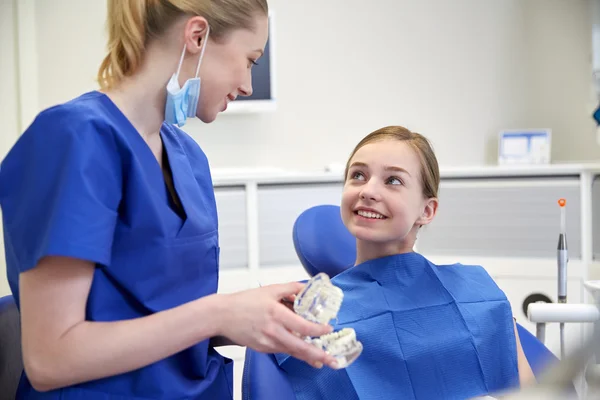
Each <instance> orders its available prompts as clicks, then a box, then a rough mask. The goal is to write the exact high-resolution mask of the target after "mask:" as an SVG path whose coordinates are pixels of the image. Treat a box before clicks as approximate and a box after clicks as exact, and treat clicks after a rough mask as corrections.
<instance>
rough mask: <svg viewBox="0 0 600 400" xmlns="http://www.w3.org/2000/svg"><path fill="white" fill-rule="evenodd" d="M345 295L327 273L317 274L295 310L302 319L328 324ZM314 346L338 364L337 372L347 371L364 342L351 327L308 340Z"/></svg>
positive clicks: (304, 290)
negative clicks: (333, 358) (359, 339)
mask: <svg viewBox="0 0 600 400" xmlns="http://www.w3.org/2000/svg"><path fill="white" fill-rule="evenodd" d="M343 298H344V292H342V290H341V289H340V288H338V287H336V286H334V285H333V284H332V283H331V281H330V280H329V277H328V276H327V274H325V273H320V274H317V275H315V276H314V277H313V278H312V279H311V280H310V281H308V283H307V284H306V286H305V287H304V289H303V290H302V292H300V293H299V294H298V296H297V297H296V300H295V301H294V311H296V313H297V314H298V315H300V316H301V317H303V318H305V319H307V320H309V321H313V322H316V323H320V324H327V323H329V321H331V320H332V319H334V318H336V317H337V314H338V312H339V310H340V307H341V305H342V299H343ZM305 340H306V341H308V342H309V343H312V344H313V345H314V346H317V347H319V348H322V349H323V350H325V351H326V352H328V353H329V354H331V355H332V356H334V357H335V358H336V360H337V362H338V366H337V369H339V368H346V367H347V366H349V365H350V364H351V363H353V362H354V360H356V359H357V358H358V356H359V355H360V354H361V353H362V349H363V346H362V343H360V342H359V341H358V340H357V339H356V332H354V329H352V328H344V329H342V330H340V331H337V332H332V333H329V334H327V335H323V336H320V337H318V338H309V337H307V338H305Z"/></svg>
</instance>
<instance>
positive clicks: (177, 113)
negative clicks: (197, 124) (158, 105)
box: [165, 29, 210, 128]
mask: <svg viewBox="0 0 600 400" xmlns="http://www.w3.org/2000/svg"><path fill="white" fill-rule="evenodd" d="M209 31H210V29H208V30H207V31H206V37H205V38H204V44H203V46H202V50H201V51H200V58H199V60H198V66H197V67H196V76H195V77H194V78H191V79H188V80H187V81H185V83H184V84H183V87H179V73H180V72H181V65H182V64H183V57H184V56H185V45H184V46H183V52H182V53H181V58H180V59H179V66H178V67H177V72H175V73H174V74H173V76H172V77H171V79H170V80H169V83H168V84H167V102H166V104H165V121H166V122H168V123H170V124H175V125H177V126H179V127H180V128H181V127H182V126H183V125H185V123H186V121H187V119H188V118H193V117H195V116H196V109H197V108H198V99H199V98H200V77H199V76H198V75H199V73H200V64H201V63H202V57H203V56H204V50H206V43H207V41H208V34H209Z"/></svg>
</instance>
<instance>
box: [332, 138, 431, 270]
mask: <svg viewBox="0 0 600 400" xmlns="http://www.w3.org/2000/svg"><path fill="white" fill-rule="evenodd" d="M420 171H421V159H420V158H419V156H418V155H417V153H416V152H415V150H414V149H413V148H412V147H410V145H408V144H407V143H405V142H403V141H399V140H394V139H384V140H379V141H375V142H371V143H368V144H366V145H364V146H363V147H361V148H360V149H359V150H358V151H357V152H356V154H354V156H353V157H352V159H351V160H350V163H349V168H348V176H347V177H346V182H345V184H344V191H343V195H342V205H341V213H342V219H343V221H344V224H345V225H346V227H347V228H348V230H349V231H350V232H351V233H352V234H353V235H354V236H355V237H356V238H357V251H358V254H357V256H358V259H359V260H362V261H364V260H366V259H372V258H379V257H383V256H386V255H392V254H398V253H404V252H408V251H412V247H413V245H414V242H415V240H416V235H417V231H418V229H419V227H420V226H421V225H425V224H428V223H429V222H430V221H431V220H432V219H433V217H434V215H435V211H436V209H437V200H436V199H426V198H425V197H424V196H423V187H422V184H421V172H420Z"/></svg>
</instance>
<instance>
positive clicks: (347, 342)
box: [311, 328, 363, 369]
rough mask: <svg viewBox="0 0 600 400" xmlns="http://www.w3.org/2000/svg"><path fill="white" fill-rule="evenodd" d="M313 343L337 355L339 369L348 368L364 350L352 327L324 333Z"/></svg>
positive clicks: (313, 340) (312, 341)
mask: <svg viewBox="0 0 600 400" xmlns="http://www.w3.org/2000/svg"><path fill="white" fill-rule="evenodd" d="M311 343H312V344H313V345H315V346H317V347H319V348H321V349H323V350H325V351H326V352H327V353H329V354H331V355H332V356H334V357H335V359H336V361H337V362H338V365H337V369H340V368H346V367H347V366H349V365H350V364H352V363H353V362H354V360H356V359H357V358H358V356H360V354H361V353H362V350H363V345H362V343H361V342H359V341H358V340H356V332H355V331H354V329H352V328H344V329H342V330H341V331H338V332H333V333H330V334H327V335H323V336H321V337H319V338H317V339H312V340H311Z"/></svg>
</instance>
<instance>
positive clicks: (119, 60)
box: [98, 0, 156, 89]
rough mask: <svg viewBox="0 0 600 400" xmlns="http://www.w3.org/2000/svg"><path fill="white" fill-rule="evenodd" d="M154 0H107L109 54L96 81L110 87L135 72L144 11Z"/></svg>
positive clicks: (141, 50) (143, 32)
mask: <svg viewBox="0 0 600 400" xmlns="http://www.w3.org/2000/svg"><path fill="white" fill-rule="evenodd" d="M155 2H156V1H153V0H108V19H107V29H108V54H107V55H106V57H105V58H104V60H103V61H102V64H101V65H100V70H99V71H98V82H99V84H100V87H101V88H102V89H109V88H111V87H113V86H114V85H116V84H117V83H118V82H120V81H121V80H122V79H123V78H124V77H126V76H129V75H131V74H132V73H133V72H135V71H136V70H137V69H138V67H139V65H140V64H141V62H142V57H143V53H144V45H145V38H146V20H147V18H146V12H147V8H148V6H149V4H147V3H150V4H152V3H155Z"/></svg>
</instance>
